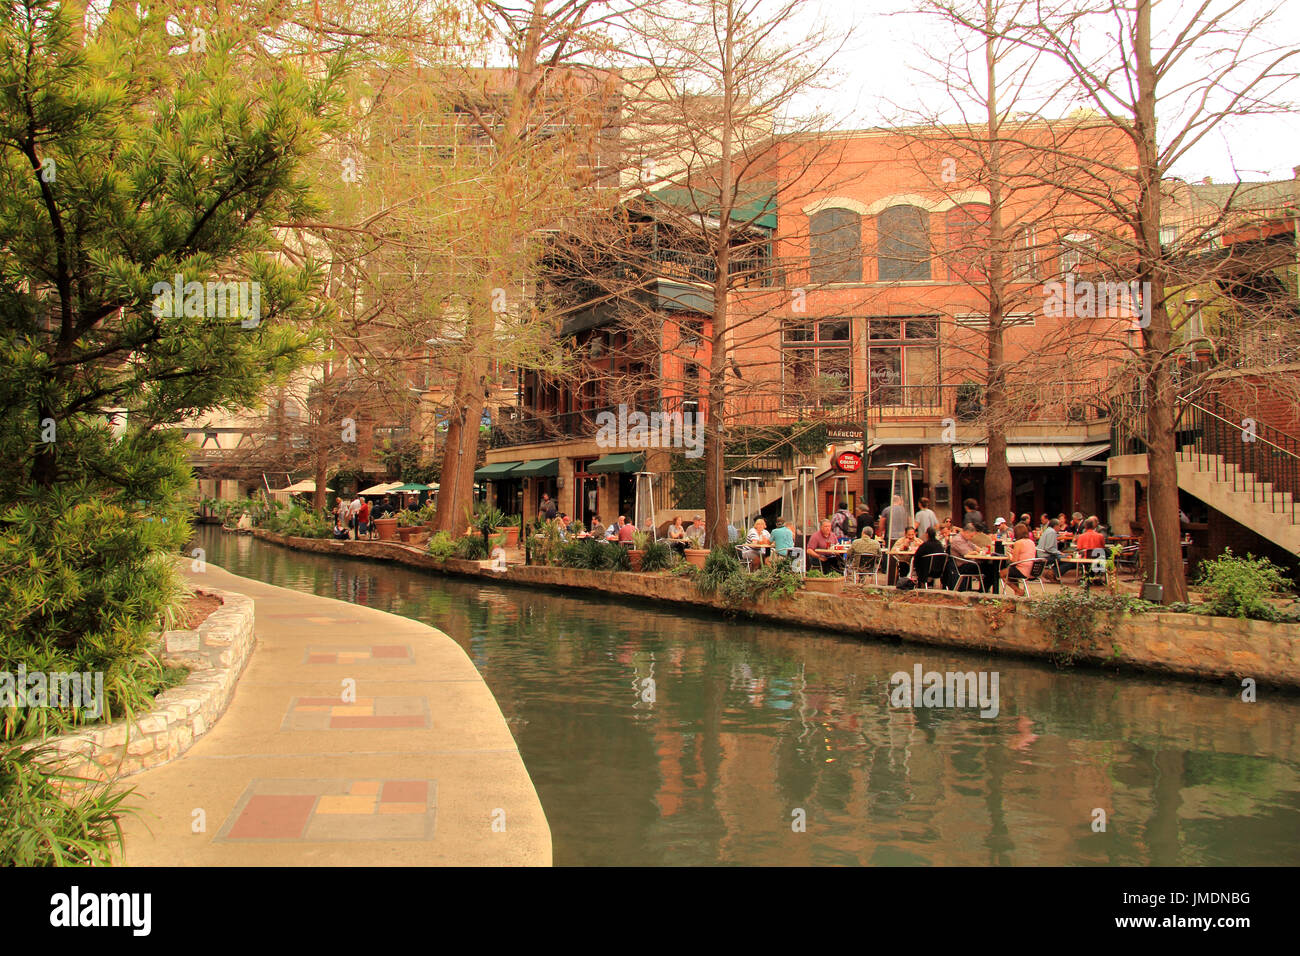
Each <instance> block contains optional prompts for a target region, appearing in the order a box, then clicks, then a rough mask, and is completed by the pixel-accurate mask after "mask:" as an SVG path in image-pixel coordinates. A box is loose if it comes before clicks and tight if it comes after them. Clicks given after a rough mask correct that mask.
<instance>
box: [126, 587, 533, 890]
mask: <svg viewBox="0 0 1300 956" xmlns="http://www.w3.org/2000/svg"><path fill="white" fill-rule="evenodd" d="M187 577H188V578H189V579H190V580H191V581H192V582H193V583H194V584H195V585H199V586H201V585H204V584H207V585H211V586H213V587H217V588H223V589H226V590H231V591H238V592H239V593H241V594H246V595H248V596H249V597H251V598H253V599H254V601H255V602H256V622H255V627H256V634H257V645H256V648H255V650H254V651H253V655H252V658H251V659H250V661H249V663H248V666H247V668H246V669H245V671H244V675H243V677H242V678H241V680H240V682H239V686H238V689H237V690H236V691H235V696H234V699H233V700H232V702H231V704H230V707H229V708H228V709H227V711H226V713H225V714H224V715H223V716H222V718H221V719H220V720H219V721H218V722H217V724H216V726H215V727H214V728H213V729H212V730H210V731H209V732H208V733H207V734H206V735H205V736H203V737H202V738H200V739H199V741H198V742H197V743H196V744H195V745H194V746H193V747H192V748H191V749H190V750H189V751H188V752H186V753H185V754H184V755H183V756H181V757H180V758H178V759H176V760H174V761H172V762H171V763H169V764H166V765H164V766H162V767H158V768H156V769H153V770H146V771H144V772H143V773H139V774H136V775H134V776H131V777H127V778H125V780H124V783H126V784H127V785H132V786H134V787H135V788H136V790H137V794H136V795H135V796H133V797H132V798H130V802H131V804H133V805H134V806H137V807H139V808H141V812H140V816H139V817H138V818H135V819H127V820H125V821H124V829H125V831H126V850H125V854H124V862H125V863H126V864H127V865H132V866H153V865H169V866H174V865H177V864H181V865H192V866H377V865H396V866H408V865H409V866H428V865H471V866H472V865H502V866H507V865H508V866H516V865H541V866H549V865H550V863H551V833H550V828H549V826H548V825H547V822H546V816H545V814H544V813H543V811H542V806H541V803H540V801H539V800H538V798H537V792H536V790H534V788H533V784H532V780H531V779H529V776H528V773H527V771H526V770H525V769H524V764H523V760H522V759H521V758H520V756H519V751H518V750H517V748H516V747H515V742H514V739H513V737H512V736H511V734H510V730H509V728H508V727H507V726H506V722H505V719H504V718H503V717H502V715H501V710H500V708H499V707H498V706H497V703H496V700H495V699H494V698H493V696H492V694H491V692H490V691H489V690H488V688H487V685H486V684H484V682H483V679H482V677H480V676H479V673H478V671H477V670H476V669H475V668H474V665H473V663H472V662H471V661H470V659H469V657H467V656H466V654H465V652H464V651H463V650H461V648H460V646H459V645H457V644H456V642H455V641H453V640H452V639H451V638H450V637H448V636H447V635H445V634H443V633H442V632H441V631H437V630H435V629H434V628H431V627H427V626H426V625H424V624H420V623H418V622H416V621H412V620H408V619H407V618H403V617H397V616H395V615H391V614H386V613H384V612H382V611H376V610H372V609H370V608H366V607H360V606H358V605H353V604H348V603H345V602H342V601H335V600H331V599H329V598H321V597H315V596H312V595H307V594H301V593H299V592H296V591H289V590H285V589H283V588H277V587H272V586H270V585H267V584H262V583H260V582H257V581H252V580H249V579H247V578H241V577H237V576H235V575H233V574H230V573H229V572H227V571H224V570H222V569H220V568H217V567H215V566H213V565H208V567H207V570H206V572H205V573H202V574H190V573H188V572H187Z"/></svg>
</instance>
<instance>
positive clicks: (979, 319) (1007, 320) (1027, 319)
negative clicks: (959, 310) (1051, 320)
mask: <svg viewBox="0 0 1300 956" xmlns="http://www.w3.org/2000/svg"><path fill="white" fill-rule="evenodd" d="M953 318H954V319H955V320H956V322H957V324H958V325H961V326H965V327H966V328H969V329H987V328H988V327H989V317H988V313H986V312H968V313H966V314H965V315H956V316H953ZM1033 324H1034V313H1032V312H1010V313H1007V314H1006V315H1004V316H1002V327H1003V328H1004V329H1005V328H1008V327H1009V326H1012V325H1033Z"/></svg>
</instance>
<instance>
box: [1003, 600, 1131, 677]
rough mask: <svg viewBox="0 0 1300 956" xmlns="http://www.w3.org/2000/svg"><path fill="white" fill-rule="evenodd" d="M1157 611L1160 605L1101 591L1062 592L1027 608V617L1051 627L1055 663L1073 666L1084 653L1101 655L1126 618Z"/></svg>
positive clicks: (1031, 603) (1035, 601)
mask: <svg viewBox="0 0 1300 956" xmlns="http://www.w3.org/2000/svg"><path fill="white" fill-rule="evenodd" d="M1153 607H1156V605H1152V604H1149V603H1147V602H1145V601H1139V600H1137V599H1135V598H1130V597H1127V596H1125V595H1117V594H1111V593H1108V592H1105V591H1101V590H1098V589H1093V588H1061V589H1060V590H1059V591H1057V592H1056V593H1055V594H1049V595H1047V596H1046V597H1043V598H1038V599H1036V600H1034V601H1031V602H1029V603H1028V604H1026V605H1025V607H1024V613H1025V614H1028V615H1029V616H1030V617H1032V618H1035V619H1036V620H1040V621H1043V622H1044V623H1045V624H1046V625H1047V628H1048V630H1049V631H1050V632H1051V634H1052V657H1053V659H1054V660H1055V661H1056V662H1057V663H1058V664H1073V663H1074V661H1075V659H1076V658H1077V657H1078V656H1079V654H1080V652H1082V651H1085V650H1093V651H1099V650H1100V649H1101V648H1103V647H1104V646H1105V645H1107V644H1110V643H1111V636H1112V635H1113V634H1114V631H1115V627H1116V625H1117V624H1118V623H1119V622H1120V620H1121V619H1122V618H1123V616H1124V615H1125V614H1138V613H1142V612H1144V611H1147V610H1149V609H1151V608H1153Z"/></svg>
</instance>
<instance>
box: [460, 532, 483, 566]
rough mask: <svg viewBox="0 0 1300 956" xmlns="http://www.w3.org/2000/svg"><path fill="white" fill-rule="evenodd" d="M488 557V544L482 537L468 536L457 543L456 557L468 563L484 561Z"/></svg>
mask: <svg viewBox="0 0 1300 956" xmlns="http://www.w3.org/2000/svg"><path fill="white" fill-rule="evenodd" d="M487 556H488V546H487V542H486V541H484V540H483V538H482V537H481V536H480V535H477V534H467V535H465V537H463V538H461V539H460V540H459V541H457V542H456V557H458V558H464V559H465V560H466V561H482V560H484V559H485V558H487Z"/></svg>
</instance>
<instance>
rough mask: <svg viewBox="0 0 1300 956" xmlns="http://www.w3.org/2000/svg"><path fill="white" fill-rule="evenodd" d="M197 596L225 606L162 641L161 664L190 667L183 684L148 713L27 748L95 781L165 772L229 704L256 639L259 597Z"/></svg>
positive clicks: (208, 590) (218, 592)
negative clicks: (38, 748) (43, 749)
mask: <svg viewBox="0 0 1300 956" xmlns="http://www.w3.org/2000/svg"><path fill="white" fill-rule="evenodd" d="M194 593H195V594H209V595H212V596H214V597H218V598H220V599H221V606H220V607H218V608H216V609H214V610H213V611H212V613H211V614H209V615H208V616H207V617H206V618H205V619H204V620H203V621H202V622H201V623H200V624H199V625H198V626H197V627H196V628H193V629H189V630H183V629H177V630H171V631H166V632H165V633H164V634H163V636H162V648H161V654H160V655H159V659H160V660H161V662H162V663H163V664H165V665H168V666H181V665H183V666H185V667H188V668H189V669H190V673H189V674H188V676H187V677H186V678H185V680H184V681H182V682H181V683H180V684H179V685H177V686H176V687H171V688H168V689H167V690H165V691H163V692H162V693H161V694H159V695H158V696H157V697H155V698H154V705H153V708H152V709H151V710H150V711H149V712H148V713H147V714H144V715H140V716H137V717H135V718H133V719H126V718H124V719H122V720H117V721H114V722H113V723H111V724H100V725H93V726H91V727H88V728H87V729H85V730H82V731H78V732H76V733H68V734H60V735H58V736H54V737H47V738H45V739H44V740H39V741H34V742H32V743H30V744H27V745H25V746H26V747H36V746H46V747H49V749H50V756H51V758H53V759H55V760H57V761H59V762H60V764H61V767H60V772H61V773H66V774H72V775H75V776H78V777H81V778H84V779H86V780H94V781H108V780H115V779H118V778H121V777H128V776H131V775H132V774H137V773H140V772H141V771H142V770H150V769H152V768H154V767H161V766H162V765H163V764H165V763H168V762H170V761H172V760H175V759H176V758H177V757H179V756H181V755H182V754H184V753H185V752H186V751H187V750H189V749H190V747H192V746H194V743H195V741H197V740H198V739H199V738H200V737H202V736H203V735H204V734H205V733H207V732H208V731H209V730H211V729H212V728H213V726H214V725H215V724H216V722H217V720H219V719H220V717H221V715H222V714H224V713H225V712H226V708H227V707H229V706H230V701H231V699H232V698H233V697H234V695H235V688H236V687H237V686H238V684H239V678H240V676H241V675H242V674H243V672H244V667H245V666H246V665H247V663H248V660H249V658H250V657H251V656H252V653H253V646H254V644H255V641H256V638H255V636H254V602H253V599H252V598H250V597H247V596H246V595H243V594H239V593H237V592H235V591H227V590H224V589H222V588H214V587H207V586H204V587H201V588H195V590H194ZM73 789H75V788H73Z"/></svg>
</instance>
